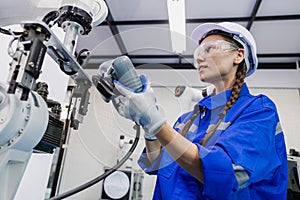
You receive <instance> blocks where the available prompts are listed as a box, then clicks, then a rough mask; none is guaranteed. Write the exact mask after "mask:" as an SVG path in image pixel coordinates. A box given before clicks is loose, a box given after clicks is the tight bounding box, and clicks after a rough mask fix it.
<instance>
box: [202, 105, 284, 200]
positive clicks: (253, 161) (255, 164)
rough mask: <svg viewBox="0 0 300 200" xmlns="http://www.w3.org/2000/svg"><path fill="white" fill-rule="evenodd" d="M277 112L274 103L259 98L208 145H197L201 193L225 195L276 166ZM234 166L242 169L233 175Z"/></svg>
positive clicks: (265, 177) (263, 177)
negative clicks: (201, 170) (212, 144)
mask: <svg viewBox="0 0 300 200" xmlns="http://www.w3.org/2000/svg"><path fill="white" fill-rule="evenodd" d="M278 121H279V119H278V115H277V111H276V108H275V106H274V105H273V104H272V103H270V102H268V101H267V102H265V100H263V101H262V103H259V104H256V105H255V107H252V108H251V107H250V108H248V109H246V110H245V111H244V112H243V113H242V114H241V115H240V116H239V118H238V119H237V120H235V122H234V123H233V124H231V125H230V126H229V127H228V128H227V129H226V130H225V131H223V132H221V131H219V130H218V131H216V132H215V135H218V134H219V135H220V137H219V138H218V139H217V141H216V144H215V145H214V146H212V147H211V148H205V147H203V146H201V145H200V144H197V145H198V150H199V156H200V159H201V161H202V168H203V176H204V191H203V195H204V196H206V197H207V198H208V199H229V197H230V196H231V195H232V193H234V192H237V191H238V190H240V189H243V188H244V187H246V186H248V185H249V184H251V183H256V182H259V181H261V180H268V179H269V178H270V177H271V176H272V174H273V173H274V171H275V170H276V169H277V168H278V167H279V166H280V159H279V157H278V155H277V152H276V147H275V134H276V125H277V123H278ZM238 169H239V170H240V171H242V172H244V175H243V177H242V178H240V177H238V176H237V171H238Z"/></svg>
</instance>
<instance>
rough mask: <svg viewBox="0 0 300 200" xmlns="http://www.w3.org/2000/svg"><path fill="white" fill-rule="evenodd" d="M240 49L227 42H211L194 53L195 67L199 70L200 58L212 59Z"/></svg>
mask: <svg viewBox="0 0 300 200" xmlns="http://www.w3.org/2000/svg"><path fill="white" fill-rule="evenodd" d="M238 49H240V48H239V47H238V46H237V45H235V44H232V43H230V42H227V41H225V40H211V41H208V42H205V43H203V44H201V45H199V46H198V48H197V49H196V50H195V52H194V66H195V67H196V68H198V60H197V58H198V56H201V57H203V58H208V57H211V56H213V55H215V54H217V53H224V52H229V51H235V50H238Z"/></svg>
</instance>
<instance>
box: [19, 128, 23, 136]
mask: <svg viewBox="0 0 300 200" xmlns="http://www.w3.org/2000/svg"><path fill="white" fill-rule="evenodd" d="M23 131H24V130H23V129H22V128H21V129H20V130H19V131H18V133H19V136H20V135H22V133H23Z"/></svg>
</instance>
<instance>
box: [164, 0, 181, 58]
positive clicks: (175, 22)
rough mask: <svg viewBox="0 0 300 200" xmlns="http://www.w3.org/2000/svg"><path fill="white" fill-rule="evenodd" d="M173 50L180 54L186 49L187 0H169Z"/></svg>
mask: <svg viewBox="0 0 300 200" xmlns="http://www.w3.org/2000/svg"><path fill="white" fill-rule="evenodd" d="M167 1H168V2H167V3H168V15H169V25H170V34H171V42H172V50H173V51H174V52H176V53H178V54H181V53H183V52H184V51H185V50H186V37H185V35H186V33H185V24H186V23H185V0H167Z"/></svg>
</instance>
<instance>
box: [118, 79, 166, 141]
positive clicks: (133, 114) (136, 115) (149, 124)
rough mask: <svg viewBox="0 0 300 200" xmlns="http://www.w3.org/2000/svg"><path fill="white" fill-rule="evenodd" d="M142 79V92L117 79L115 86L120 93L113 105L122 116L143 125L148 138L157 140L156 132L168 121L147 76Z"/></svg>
mask: <svg viewBox="0 0 300 200" xmlns="http://www.w3.org/2000/svg"><path fill="white" fill-rule="evenodd" d="M140 80H141V82H142V85H143V90H142V91H141V92H135V91H134V90H133V89H130V88H128V87H126V86H124V85H123V84H122V83H120V82H119V81H115V87H116V89H117V90H118V92H119V93H120V95H118V96H116V97H115V98H114V99H113V105H114V106H115V108H116V110H117V111H118V113H119V114H120V115H121V116H123V117H125V118H127V119H131V120H133V121H135V122H136V123H137V124H138V125H141V126H142V127H143V129H144V130H145V138H146V139H147V140H156V139H157V138H156V136H155V133H156V132H157V131H158V130H159V128H160V127H161V126H162V125H163V124H164V123H165V122H166V118H165V117H164V114H163V111H162V109H159V107H158V105H157V102H156V98H155V96H154V93H153V89H152V88H151V86H150V83H149V81H148V79H147V78H146V76H144V75H141V76H140Z"/></svg>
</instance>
